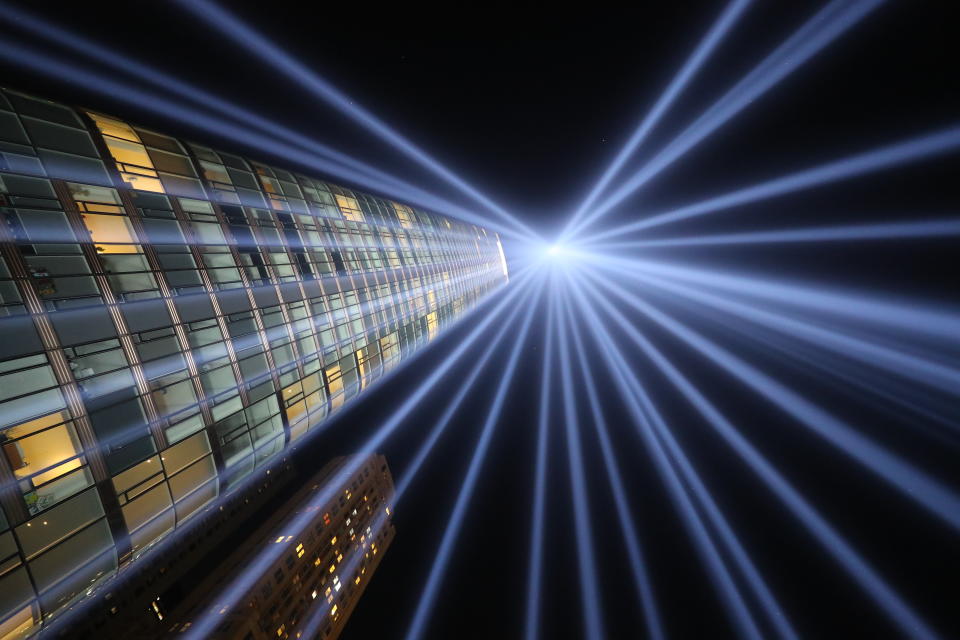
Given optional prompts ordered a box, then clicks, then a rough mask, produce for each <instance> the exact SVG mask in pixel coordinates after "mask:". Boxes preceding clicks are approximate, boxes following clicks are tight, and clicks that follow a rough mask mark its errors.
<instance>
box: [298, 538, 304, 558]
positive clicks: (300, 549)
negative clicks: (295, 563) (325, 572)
mask: <svg viewBox="0 0 960 640" xmlns="http://www.w3.org/2000/svg"><path fill="white" fill-rule="evenodd" d="M297 557H298V558H302V557H303V543H302V542H301V543H300V544H298V545H297Z"/></svg>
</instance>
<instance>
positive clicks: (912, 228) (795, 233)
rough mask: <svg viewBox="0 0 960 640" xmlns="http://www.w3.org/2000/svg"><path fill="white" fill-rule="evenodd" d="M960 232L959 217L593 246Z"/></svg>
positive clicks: (714, 243)
mask: <svg viewBox="0 0 960 640" xmlns="http://www.w3.org/2000/svg"><path fill="white" fill-rule="evenodd" d="M957 235H960V219H948V220H919V221H917V220H909V221H904V222H884V223H879V224H855V225H837V226H823V227H808V228H805V229H773V230H769V231H744V232H741V233H717V234H709V235H693V236H681V237H673V238H657V239H653V240H635V241H632V242H606V243H603V244H599V245H596V246H591V250H592V251H601V252H607V251H618V250H623V249H659V248H663V247H705V246H706V247H709V246H721V245H724V246H725V245H750V244H763V245H767V244H794V243H821V242H869V241H884V240H903V239H906V238H947V237H950V236H957Z"/></svg>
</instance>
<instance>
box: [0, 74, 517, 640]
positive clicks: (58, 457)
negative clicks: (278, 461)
mask: <svg viewBox="0 0 960 640" xmlns="http://www.w3.org/2000/svg"><path fill="white" fill-rule="evenodd" d="M0 216H2V219H3V224H2V225H0V309H2V314H3V317H2V318H0V336H2V339H0V440H2V445H3V451H4V455H3V456H0V487H2V490H0V506H2V512H0V638H5V637H6V636H7V634H11V635H12V637H16V636H19V635H25V634H28V633H30V632H31V631H32V630H34V629H35V628H36V627H37V625H39V624H40V622H41V620H43V619H44V618H46V617H48V616H52V615H54V614H56V613H57V611H58V610H61V609H62V608H63V607H65V606H66V605H68V604H70V603H71V602H73V601H75V600H76V599H77V598H79V597H81V596H83V595H84V594H85V593H88V592H90V591H92V590H93V589H94V588H95V587H96V585H97V583H98V582H100V581H102V580H104V579H107V578H109V577H110V576H112V575H114V574H116V572H117V571H118V568H120V567H122V566H124V565H125V564H126V563H128V562H130V561H131V559H133V558H135V557H137V556H138V555H139V554H143V553H148V552H149V549H150V548H151V546H152V545H154V544H155V543H156V542H157V541H158V540H160V539H162V538H164V537H165V536H168V535H170V534H171V533H173V532H175V531H176V529H177V528H178V527H181V526H182V525H183V524H184V523H185V522H186V521H188V520H189V519H190V518H191V517H192V516H195V515H196V514H198V513H199V512H201V511H202V509H203V507H204V506H205V505H209V504H210V503H211V501H214V500H217V499H218V497H220V496H223V495H224V494H225V493H228V492H230V491H231V490H232V489H233V488H235V487H238V486H240V485H241V484H242V482H243V480H244V478H245V477H247V476H249V475H250V474H252V473H253V472H254V471H255V470H256V469H258V468H262V467H263V466H264V465H266V464H268V463H269V461H270V460H271V459H274V458H275V457H276V456H277V455H278V454H280V453H281V452H282V451H283V450H284V448H285V447H286V446H287V445H289V444H290V443H293V442H296V441H297V440H298V439H299V438H302V437H304V436H305V435H306V434H307V433H309V431H310V430H311V429H312V428H313V427H315V426H316V425H317V424H319V423H320V422H321V421H323V420H324V419H326V418H327V417H328V416H329V415H330V414H332V413H335V412H336V411H338V410H339V409H340V408H341V407H342V406H343V404H344V403H345V402H347V401H349V400H351V399H353V398H355V397H356V396H357V395H358V394H360V393H361V392H362V391H363V390H364V389H365V388H367V387H368V386H369V385H370V384H371V383H372V382H373V381H374V380H376V379H377V378H378V377H379V376H381V375H382V374H383V373H384V372H386V371H388V370H390V369H391V368H393V367H394V366H396V364H397V362H398V361H399V360H401V359H403V358H404V357H406V356H408V355H409V354H410V353H412V352H413V351H414V350H416V349H417V348H418V347H419V346H421V345H422V344H424V343H425V342H427V341H429V340H430V339H432V338H433V337H434V336H435V335H436V334H437V332H438V330H439V329H440V328H441V327H442V326H444V324H446V323H449V322H450V321H452V320H453V319H454V318H456V317H457V316H458V315H460V314H462V313H463V311H465V310H466V309H467V308H469V307H470V306H472V305H473V304H475V303H476V302H477V301H478V300H479V299H480V298H482V297H483V296H484V295H486V294H488V293H489V292H491V291H493V290H495V289H496V288H497V287H498V286H500V285H502V284H503V283H505V282H506V279H507V269H506V263H505V260H504V257H503V252H502V248H501V246H500V241H499V238H498V237H497V236H496V235H495V234H493V233H490V232H488V231H486V230H485V229H482V228H479V227H476V226H473V225H467V224H464V223H461V222H458V221H455V220H452V219H449V218H446V217H444V216H441V215H438V214H435V213H431V212H426V211H423V210H420V209H416V208H414V207H411V206H409V205H405V204H402V203H399V202H394V201H391V200H386V199H383V198H380V197H375V196H371V195H367V194H363V193H359V192H356V191H353V190H350V189H347V188H343V187H339V186H336V185H333V184H330V183H327V182H325V181H322V180H318V179H316V178H312V177H307V176H304V175H301V174H299V173H293V172H291V171H288V170H284V169H281V168H277V167H273V166H268V165H266V164H263V163H260V162H256V161H254V160H250V159H247V158H244V157H241V156H238V155H235V154H231V153H227V152H223V151H215V150H213V149H211V148H210V147H207V146H204V145H201V144H197V143H193V142H189V141H185V140H179V139H177V138H174V137H170V136H167V135H163V134H161V133H158V132H155V131H152V130H148V129H144V128H141V127H138V126H134V125H131V124H129V123H127V122H126V121H121V120H118V119H116V118H113V117H110V116H106V115H102V114H99V113H94V112H91V111H85V110H81V109H76V108H72V107H69V106H65V105H62V104H58V103H54V102H50V101H46V100H42V99H38V98H35V97H31V96H27V95H24V94H21V93H17V92H15V91H10V90H5V89H4V90H2V91H0Z"/></svg>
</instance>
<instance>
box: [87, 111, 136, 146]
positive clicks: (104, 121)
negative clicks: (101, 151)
mask: <svg viewBox="0 0 960 640" xmlns="http://www.w3.org/2000/svg"><path fill="white" fill-rule="evenodd" d="M87 115H89V116H90V117H91V118H92V119H93V121H94V122H95V123H96V125H97V128H98V129H99V130H100V133H102V134H103V135H105V136H113V137H114V138H121V139H123V140H130V141H133V142H138V143H139V142H140V136H138V135H137V134H136V132H134V130H133V128H131V127H130V125H128V124H127V123H125V122H121V121H120V120H117V119H115V118H108V117H107V116H102V115H100V114H98V113H90V112H87Z"/></svg>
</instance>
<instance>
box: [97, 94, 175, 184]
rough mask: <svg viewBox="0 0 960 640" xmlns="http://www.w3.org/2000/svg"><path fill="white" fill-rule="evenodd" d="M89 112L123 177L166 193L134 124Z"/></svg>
mask: <svg viewBox="0 0 960 640" xmlns="http://www.w3.org/2000/svg"><path fill="white" fill-rule="evenodd" d="M87 115H89V116H90V118H91V119H92V120H93V122H94V124H96V126H97V129H99V130H100V133H101V134H102V135H103V141H104V142H105V143H106V145H107V149H109V150H110V155H111V156H113V159H114V161H115V162H116V163H117V169H118V170H119V171H120V177H121V178H122V179H123V181H124V182H126V183H127V184H128V185H130V187H131V188H134V189H140V190H143V191H154V192H157V193H163V192H164V189H163V184H161V182H160V180H159V176H158V175H157V172H156V170H155V169H154V166H153V161H152V160H151V159H150V156H149V155H148V154H147V149H146V147H144V146H143V143H142V142H141V140H140V136H138V135H137V133H136V132H135V131H134V130H133V128H132V127H130V125H128V124H126V123H125V122H121V121H120V120H117V119H115V118H110V117H108V116H103V115H100V114H97V113H90V112H88V113H87Z"/></svg>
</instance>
